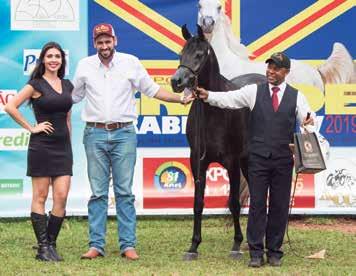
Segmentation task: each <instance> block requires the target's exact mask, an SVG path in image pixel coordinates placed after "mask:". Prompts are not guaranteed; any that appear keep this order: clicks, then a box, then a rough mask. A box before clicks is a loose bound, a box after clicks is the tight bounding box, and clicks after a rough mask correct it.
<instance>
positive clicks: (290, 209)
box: [286, 173, 303, 258]
mask: <svg viewBox="0 0 356 276" xmlns="http://www.w3.org/2000/svg"><path fill="white" fill-rule="evenodd" d="M298 176H299V173H297V175H296V177H295V181H294V187H293V193H292V201H291V202H292V203H294V196H295V189H296V187H297V181H298ZM292 208H293V204H290V207H289V213H288V217H287V229H286V234H287V240H288V241H287V242H288V244H289V248H290V250H291V252H292V253H293V255H295V256H297V257H299V258H303V257H302V256H300V255H299V254H297V252H296V251H295V250H294V248H293V247H292V242H291V239H290V237H289V232H288V230H289V227H288V226H289V217H290V215H291V214H292Z"/></svg>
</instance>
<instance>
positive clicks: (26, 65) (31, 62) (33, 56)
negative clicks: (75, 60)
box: [23, 49, 69, 76]
mask: <svg viewBox="0 0 356 276" xmlns="http://www.w3.org/2000/svg"><path fill="white" fill-rule="evenodd" d="M64 52H65V54H66V61H67V65H66V76H67V75H69V50H64ZM40 53H41V49H24V50H23V73H24V75H25V76H29V75H31V72H32V71H33V69H34V68H35V66H36V64H37V60H38V58H39V56H40Z"/></svg>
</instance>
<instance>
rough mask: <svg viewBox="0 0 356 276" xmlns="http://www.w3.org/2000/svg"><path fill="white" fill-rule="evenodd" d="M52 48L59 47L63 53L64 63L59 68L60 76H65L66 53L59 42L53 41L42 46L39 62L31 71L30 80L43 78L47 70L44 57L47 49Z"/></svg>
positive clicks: (61, 77)
mask: <svg viewBox="0 0 356 276" xmlns="http://www.w3.org/2000/svg"><path fill="white" fill-rule="evenodd" d="M52 48H55V49H57V50H58V51H59V52H60V53H61V56H62V65H61V67H60V68H59V70H58V77H59V78H60V79H63V78H64V75H65V70H66V54H65V53H64V51H63V49H62V47H61V46H60V45H59V44H58V43H56V42H53V41H51V42H48V43H46V44H45V45H44V46H43V47H42V50H41V53H40V57H39V58H38V60H37V64H36V66H35V68H34V69H33V71H32V73H31V76H30V80H33V79H40V78H42V76H43V74H44V73H45V71H46V68H45V66H44V63H43V60H44V57H45V55H46V53H47V51H48V50H49V49H52Z"/></svg>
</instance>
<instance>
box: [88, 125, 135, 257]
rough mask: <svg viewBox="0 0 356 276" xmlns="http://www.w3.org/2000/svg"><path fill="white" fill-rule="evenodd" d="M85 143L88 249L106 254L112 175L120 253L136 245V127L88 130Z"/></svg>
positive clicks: (90, 128)
mask: <svg viewBox="0 0 356 276" xmlns="http://www.w3.org/2000/svg"><path fill="white" fill-rule="evenodd" d="M83 143H84V146H85V152H86V156H87V164H88V177H89V182H90V187H91V191H92V196H91V197H90V200H89V202H88V222H89V247H90V248H94V249H96V250H97V251H99V252H100V253H101V254H102V255H104V254H105V249H104V248H105V235H106V221H107V211H108V193H109V182H110V178H111V175H112V180H113V188H114V194H115V202H116V216H117V223H118V226H117V227H118V241H119V247H120V252H121V253H123V252H125V251H126V250H128V249H132V248H134V247H135V246H136V210H135V206H134V202H135V196H134V195H133V194H132V182H133V174H134V167H135V163H136V146H137V137H136V132H135V128H134V126H133V125H129V126H126V127H123V128H120V129H116V130H111V131H108V130H105V129H101V128H94V127H88V126H87V127H86V128H85V130H84V138H83Z"/></svg>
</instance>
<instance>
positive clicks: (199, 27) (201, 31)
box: [197, 24, 205, 40]
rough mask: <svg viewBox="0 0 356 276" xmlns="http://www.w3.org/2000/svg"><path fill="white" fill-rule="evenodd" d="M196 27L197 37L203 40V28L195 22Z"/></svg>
mask: <svg viewBox="0 0 356 276" xmlns="http://www.w3.org/2000/svg"><path fill="white" fill-rule="evenodd" d="M197 29H198V37H199V38H200V39H202V40H205V35H204V32H203V29H202V27H201V26H200V25H199V24H197Z"/></svg>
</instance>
